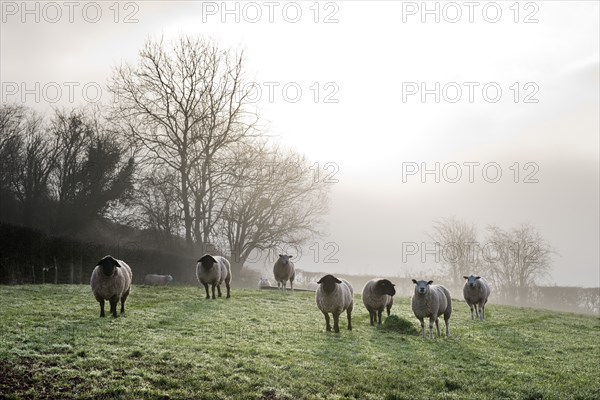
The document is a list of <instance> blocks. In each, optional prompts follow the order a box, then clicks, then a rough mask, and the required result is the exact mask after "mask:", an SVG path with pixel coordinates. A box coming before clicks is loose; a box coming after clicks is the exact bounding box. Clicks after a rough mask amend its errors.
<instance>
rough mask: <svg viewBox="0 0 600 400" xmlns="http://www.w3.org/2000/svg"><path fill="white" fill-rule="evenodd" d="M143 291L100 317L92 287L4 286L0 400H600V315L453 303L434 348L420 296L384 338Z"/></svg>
mask: <svg viewBox="0 0 600 400" xmlns="http://www.w3.org/2000/svg"><path fill="white" fill-rule="evenodd" d="M203 297H204V295H203V291H201V290H199V289H198V288H197V287H168V288H145V287H134V288H133V290H132V294H131V296H130V298H129V301H128V303H127V305H126V311H127V315H126V316H124V317H122V318H121V317H120V318H117V319H112V318H110V317H107V318H99V317H98V315H99V307H98V304H97V303H96V302H95V300H94V299H93V297H92V294H91V290H90V288H89V287H88V286H64V285H58V286H55V285H37V286H9V287H8V286H3V287H0V323H1V328H2V329H1V333H0V398H9V399H10V398H89V399H92V398H93V399H101V398H105V399H119V398H123V399H167V398H171V399H180V398H181V399H190V398H194V399H304V398H306V399H478V400H479V399H599V398H600V372H599V369H598V367H599V365H600V337H599V333H600V320H599V319H598V318H597V317H592V316H584V315H577V314H569V313H558V312H552V311H543V310H535V309H526V308H516V307H506V306H497V305H493V304H492V305H490V306H489V312H488V313H487V316H488V318H489V319H488V320H487V321H485V322H480V321H471V319H470V312H469V310H468V307H467V306H466V305H465V304H464V303H463V302H455V303H454V313H453V315H452V318H451V320H450V321H451V325H450V329H451V330H450V332H451V335H452V337H450V338H449V339H446V338H441V339H434V340H429V339H427V340H423V339H421V338H420V336H419V331H420V326H419V325H418V321H417V320H416V319H415V318H414V316H413V315H412V313H411V311H410V304H409V299H408V298H397V299H395V301H394V307H393V308H392V317H393V318H391V319H390V320H389V321H387V322H386V323H384V326H383V327H382V328H374V327H371V326H370V325H369V315H368V313H367V312H366V310H365V309H364V306H363V305H362V302H361V300H360V297H359V296H356V298H355V308H354V310H355V311H354V317H353V327H354V331H352V332H349V331H347V330H346V329H345V323H343V324H340V325H341V326H342V327H344V329H342V331H341V333H340V334H335V333H326V332H325V323H324V319H323V317H322V315H321V313H320V312H319V311H318V310H317V308H316V306H315V304H314V295H313V294H312V293H300V292H296V293H294V294H291V293H289V292H287V293H284V294H283V293H280V292H276V291H273V292H271V291H268V292H267V291H263V292H260V291H255V290H239V289H238V290H236V289H235V288H234V290H233V291H232V298H231V299H229V300H225V299H224V298H222V299H218V300H216V301H213V300H205V299H204V298H203Z"/></svg>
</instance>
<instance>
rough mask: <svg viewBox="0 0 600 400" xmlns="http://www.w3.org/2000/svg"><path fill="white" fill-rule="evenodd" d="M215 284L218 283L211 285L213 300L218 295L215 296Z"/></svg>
mask: <svg viewBox="0 0 600 400" xmlns="http://www.w3.org/2000/svg"><path fill="white" fill-rule="evenodd" d="M215 286H217V285H215V284H214V283H213V284H212V285H211V287H212V298H213V300H214V299H216V297H215Z"/></svg>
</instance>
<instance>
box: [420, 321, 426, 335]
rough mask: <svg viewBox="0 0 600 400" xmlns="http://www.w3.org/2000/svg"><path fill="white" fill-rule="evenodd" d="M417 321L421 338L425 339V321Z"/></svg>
mask: <svg viewBox="0 0 600 400" xmlns="http://www.w3.org/2000/svg"><path fill="white" fill-rule="evenodd" d="M419 321H420V322H421V336H423V339H425V320H424V319H423V318H419Z"/></svg>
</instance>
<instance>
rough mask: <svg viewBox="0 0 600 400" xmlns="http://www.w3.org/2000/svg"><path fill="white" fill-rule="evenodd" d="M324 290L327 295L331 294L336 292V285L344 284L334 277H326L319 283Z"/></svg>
mask: <svg viewBox="0 0 600 400" xmlns="http://www.w3.org/2000/svg"><path fill="white" fill-rule="evenodd" d="M317 283H318V284H319V285H321V287H322V288H323V291H324V292H325V293H331V292H333V291H334V290H335V288H336V285H338V284H340V283H342V281H340V280H339V279H338V278H336V277H335V276H333V275H325V276H324V277H322V278H321V279H319V281H318V282H317Z"/></svg>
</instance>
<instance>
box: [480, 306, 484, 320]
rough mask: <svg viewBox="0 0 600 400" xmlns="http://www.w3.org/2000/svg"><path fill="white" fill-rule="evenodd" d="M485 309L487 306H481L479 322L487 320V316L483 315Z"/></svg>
mask: <svg viewBox="0 0 600 400" xmlns="http://www.w3.org/2000/svg"><path fill="white" fill-rule="evenodd" d="M484 309H485V304H480V305H479V320H480V321H483V320H484V319H485V316H484V315H483V311H484Z"/></svg>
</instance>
